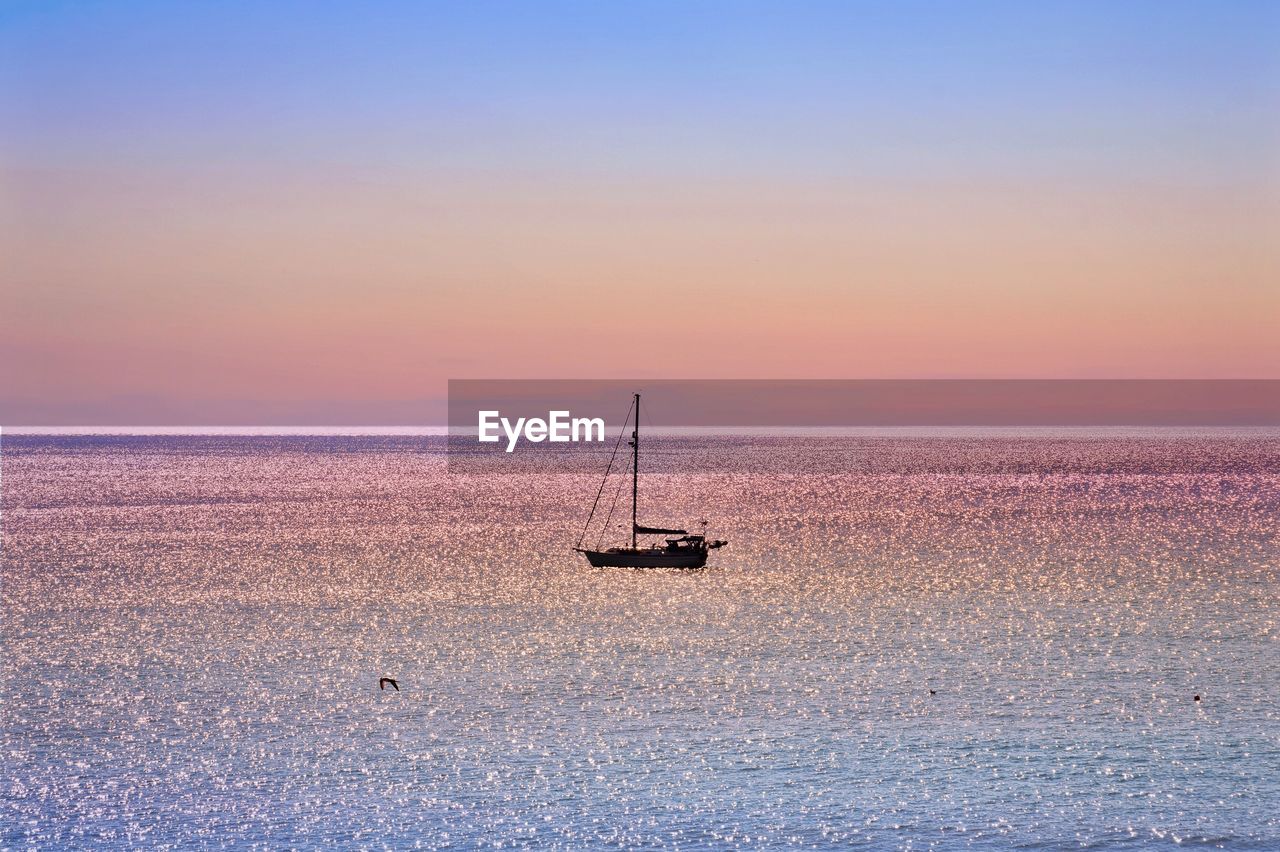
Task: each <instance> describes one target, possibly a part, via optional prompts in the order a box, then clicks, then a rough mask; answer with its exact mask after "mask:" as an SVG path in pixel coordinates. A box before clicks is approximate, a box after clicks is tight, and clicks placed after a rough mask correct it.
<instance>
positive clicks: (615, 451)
mask: <svg viewBox="0 0 1280 852" xmlns="http://www.w3.org/2000/svg"><path fill="white" fill-rule="evenodd" d="M635 405H636V402H635V400H634V399H633V400H632V401H631V405H629V406H627V419H626V420H624V421H622V429H621V431H619V432H618V440H617V441H616V442H615V443H614V445H613V454H612V455H611V456H609V466H608V467H606V468H605V469H604V478H603V479H601V480H600V487H599V488H597V489H596V499H595V500H593V501H592V503H591V513H590V514H589V515H587V522H586V523H585V524H583V525H582V535H580V536H578V547H582V542H583V541H584V540H585V539H586V537H587V530H589V529H590V528H591V519H592V518H594V517H595V516H596V506H597V505H599V503H600V495H601V494H603V493H604V484H605V483H606V482H608V481H609V471H611V470H613V462H614V460H615V459H616V458H617V457H618V448H619V447H621V446H622V436H623V435H625V434H627V423H629V422H630V421H631V409H632V408H635ZM615 499H616V498H615Z"/></svg>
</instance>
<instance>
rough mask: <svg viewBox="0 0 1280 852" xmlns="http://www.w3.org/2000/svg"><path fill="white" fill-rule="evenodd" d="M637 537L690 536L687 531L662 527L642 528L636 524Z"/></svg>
mask: <svg viewBox="0 0 1280 852" xmlns="http://www.w3.org/2000/svg"><path fill="white" fill-rule="evenodd" d="M633 526H634V527H635V531H636V535H688V532H687V531H686V530H668V529H664V528H662V527H642V526H640V525H639V524H634V525H633Z"/></svg>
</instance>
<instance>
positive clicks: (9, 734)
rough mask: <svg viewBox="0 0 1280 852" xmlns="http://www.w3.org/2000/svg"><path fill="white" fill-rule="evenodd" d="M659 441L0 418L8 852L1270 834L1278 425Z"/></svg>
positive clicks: (1137, 839) (1023, 845) (1227, 838)
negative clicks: (670, 555) (583, 444)
mask: <svg viewBox="0 0 1280 852" xmlns="http://www.w3.org/2000/svg"><path fill="white" fill-rule="evenodd" d="M72 431H74V430H72ZM650 448H651V449H652V450H653V456H654V458H655V459H661V460H662V461H661V463H660V464H658V463H657V462H655V466H654V467H653V469H652V471H651V472H650V471H649V469H648V468H646V469H643V470H642V474H641V477H640V486H639V490H640V505H639V512H638V515H639V520H640V522H641V523H642V524H650V525H664V526H665V525H678V526H681V527H685V528H690V529H691V530H692V531H701V530H702V529H703V528H704V527H703V524H702V522H703V521H704V520H705V521H706V525H705V529H706V530H707V535H708V536H709V537H712V538H721V539H727V540H728V542H729V543H728V545H727V546H725V547H724V548H722V549H720V550H718V551H715V552H714V553H713V554H712V556H711V559H710V562H709V565H708V567H707V568H706V569H705V570H700V571H637V570H627V569H592V568H590V567H589V566H588V565H587V564H586V562H585V560H584V559H583V558H582V557H581V555H580V554H578V553H576V552H575V551H574V547H575V546H576V545H577V544H578V543H579V541H584V542H585V544H584V546H588V545H595V544H597V543H603V544H606V545H607V544H609V543H610V542H611V541H612V540H613V539H617V538H625V537H626V534H627V532H629V523H630V516H629V504H628V501H629V494H628V491H627V489H623V490H622V491H621V502H620V503H619V502H617V495H618V493H619V492H618V491H617V490H614V486H613V485H611V484H608V483H607V482H606V485H607V487H605V488H602V487H601V479H600V476H599V475H598V474H599V471H598V470H587V469H582V470H578V469H574V470H571V471H568V472H565V471H561V470H547V471H543V472H538V471H536V470H533V471H529V470H521V471H518V472H509V473H504V472H502V471H500V470H499V471H496V472H495V471H489V472H483V473H474V472H471V473H469V472H466V471H463V470H459V469H457V466H456V465H453V464H451V462H450V459H449V458H447V457H446V449H445V442H444V439H443V438H442V437H441V436H439V435H434V434H395V433H378V434H327V433H324V434H282V433H280V432H279V431H276V432H264V433H258V434H233V433H226V432H223V433H220V434H190V433H183V434H146V435H137V434H71V433H62V434H13V433H10V432H6V433H5V434H4V435H3V436H2V437H0V534H2V546H3V563H2V574H0V581H2V583H0V600H2V603H3V612H2V619H3V620H2V622H0V630H2V635H3V661H2V663H3V681H2V683H3V696H2V697H3V709H2V712H3V727H2V730H0V753H2V754H3V760H4V772H3V777H0V846H2V847H4V848H6V849H25V848H50V849H52V848H89V847H92V848H182V849H187V848H211V847H217V848H257V849H285V848H317V847H330V846H342V847H353V848H369V849H382V848H423V849H469V848H482V849H492V848H512V847H529V848H547V849H601V848H619V849H738V848H770V849H783V848H788V849H789V848H816V849H830V848H861V849H913V850H925V849H993V850H994V849H1037V850H1056V849H1062V850H1066V849H1112V848H1116V849H1130V848H1152V849H1175V848H1177V849H1181V848H1187V847H1192V848H1222V849H1256V850H1264V849H1266V850H1275V849H1280V538H1278V535H1277V534H1278V532H1280V431H1278V430H1274V429H1109V430H1108V429H1024V430H1020V429H1003V430H1000V429H986V430H984V429H932V430H931V429H914V430H912V429H904V430H894V429H880V430H874V429H869V430H843V431H842V430H827V431H819V432H816V433H806V432H803V431H799V432H795V433H786V434H773V433H767V432H765V433H754V432H740V433H733V432H725V433H716V432H703V433H698V434H688V435H666V436H660V437H658V438H656V439H655V442H654V443H653V444H652V446H651V447H650V445H646V449H650ZM716 460H721V461H716ZM597 461H598V460H597ZM600 467H603V465H600ZM598 494H603V497H602V498H601V500H600V501H599V502H600V503H601V504H602V505H603V504H605V503H607V502H608V501H610V500H613V501H614V503H615V504H616V505H613V506H612V507H611V508H613V509H615V510H616V511H615V512H613V514H611V515H610V516H609V518H607V519H606V520H605V521H603V522H602V521H600V520H599V516H600V512H597V517H596V522H597V523H598V524H599V526H600V529H599V530H595V529H589V530H588V535H587V536H586V537H585V539H584V538H583V536H582V532H583V525H584V522H585V521H586V519H587V515H588V511H589V509H590V508H591V506H592V504H593V501H596V498H597V495H598ZM622 522H625V524H626V526H619V524H620V523H622ZM384 677H386V678H394V679H395V681H396V685H397V686H398V690H397V689H396V688H394V687H392V686H390V685H384V687H383V688H380V687H379V681H380V679H381V678H384Z"/></svg>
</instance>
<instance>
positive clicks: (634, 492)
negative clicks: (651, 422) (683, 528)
mask: <svg viewBox="0 0 1280 852" xmlns="http://www.w3.org/2000/svg"><path fill="white" fill-rule="evenodd" d="M635 426H636V428H635V429H633V430H632V431H631V549H632V550H635V549H636V502H637V499H636V498H637V496H638V495H639V493H640V488H639V482H640V394H636V423H635Z"/></svg>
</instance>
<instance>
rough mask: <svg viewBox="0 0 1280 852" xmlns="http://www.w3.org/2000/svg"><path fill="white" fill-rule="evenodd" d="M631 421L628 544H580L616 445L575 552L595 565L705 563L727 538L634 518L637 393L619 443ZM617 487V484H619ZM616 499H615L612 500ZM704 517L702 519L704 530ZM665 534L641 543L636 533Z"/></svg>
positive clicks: (637, 461)
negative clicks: (598, 547)
mask: <svg viewBox="0 0 1280 852" xmlns="http://www.w3.org/2000/svg"><path fill="white" fill-rule="evenodd" d="M628 423H630V424H632V430H631V440H630V441H629V442H628V445H629V446H630V447H631V546H630V547H610V548H608V549H607V550H590V549H587V548H584V547H583V546H582V542H583V540H585V539H586V537H587V531H588V530H589V529H590V528H591V520H592V518H594V517H595V514H596V508H597V507H598V506H599V505H600V495H601V494H602V493H603V492H604V486H605V483H606V482H608V480H609V474H610V473H611V472H612V470H613V463H614V460H615V459H616V457H617V454H618V446H617V445H615V446H614V451H613V456H612V457H610V459H609V466H608V467H607V468H605V472H604V479H602V480H601V482H600V488H599V490H598V491H597V492H596V499H595V502H594V503H592V505H591V513H590V515H588V517H587V523H586V524H585V525H584V526H583V528H582V535H581V536H580V537H579V538H578V546H577V547H575V548H574V550H576V551H577V552H579V553H581V554H582V555H583V556H585V557H587V561H588V562H590V563H591V564H592V565H593V566H594V567H596V568H701V567H703V566H704V565H706V564H707V554H708V553H710V552H711V551H712V550H717V549H719V548H721V547H724V546H725V545H726V544H728V542H727V541H707V537H706V535H705V534H703V535H696V534H690V533H689V532H688V531H687V530H680V529H668V528H666V527H646V526H642V525H641V524H640V523H639V522H638V521H637V518H636V511H637V505H638V502H639V499H638V498H639V495H640V394H636V395H635V399H634V400H633V401H632V403H631V411H630V412H628V414H627V420H626V422H625V423H623V431H622V434H620V435H619V436H618V441H619V443H621V440H622V435H625V434H626V426H627V424H628ZM619 487H621V485H619ZM615 503H616V500H615ZM609 515H610V518H612V515H613V510H612V508H610V510H609ZM608 524H609V522H608V520H606V521H605V529H608ZM706 524H707V522H706V521H703V522H702V525H703V528H704V533H705V528H706ZM642 535H643V536H652V535H660V536H668V538H666V539H665V541H664V543H663V544H650V545H647V546H643V547H642V546H641V545H640V541H639V537H640V536H642Z"/></svg>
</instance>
